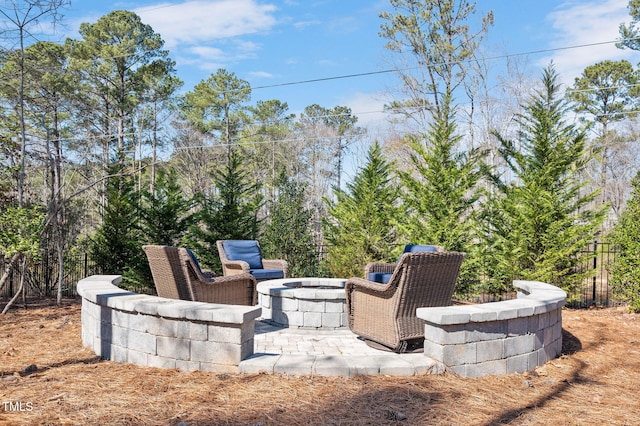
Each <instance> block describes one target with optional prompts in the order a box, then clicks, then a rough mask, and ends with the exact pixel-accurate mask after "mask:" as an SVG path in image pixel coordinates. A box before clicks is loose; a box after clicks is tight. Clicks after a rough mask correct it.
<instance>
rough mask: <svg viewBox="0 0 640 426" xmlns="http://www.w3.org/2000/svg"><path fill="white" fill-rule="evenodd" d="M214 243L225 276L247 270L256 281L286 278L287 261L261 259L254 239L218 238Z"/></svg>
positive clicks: (258, 246)
mask: <svg viewBox="0 0 640 426" xmlns="http://www.w3.org/2000/svg"><path fill="white" fill-rule="evenodd" d="M216 245H217V247H218V254H219V255H220V262H221V263H222V274H223V275H225V276H229V275H236V274H242V273H247V272H248V273H250V274H251V275H253V276H254V277H255V279H256V281H264V280H273V279H278V278H287V273H288V271H289V266H288V264H287V261H286V260H283V259H263V258H262V251H261V250H260V245H259V244H258V242H257V241H255V240H218V241H217V242H216Z"/></svg>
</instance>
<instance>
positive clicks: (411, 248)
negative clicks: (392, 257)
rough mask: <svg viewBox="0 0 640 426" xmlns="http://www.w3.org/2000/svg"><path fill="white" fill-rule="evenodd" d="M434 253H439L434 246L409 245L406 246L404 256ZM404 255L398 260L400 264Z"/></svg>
mask: <svg viewBox="0 0 640 426" xmlns="http://www.w3.org/2000/svg"><path fill="white" fill-rule="evenodd" d="M434 251H438V249H437V248H435V247H434V246H427V245H422V244H407V245H406V246H404V251H403V252H402V254H405V253H423V252H434ZM402 254H401V255H400V257H399V258H398V262H400V258H401V257H402Z"/></svg>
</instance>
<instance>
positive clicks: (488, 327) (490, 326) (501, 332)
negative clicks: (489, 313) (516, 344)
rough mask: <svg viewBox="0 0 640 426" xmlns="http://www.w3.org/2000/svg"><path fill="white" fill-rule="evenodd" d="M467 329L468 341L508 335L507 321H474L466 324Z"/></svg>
mask: <svg viewBox="0 0 640 426" xmlns="http://www.w3.org/2000/svg"><path fill="white" fill-rule="evenodd" d="M465 329H466V335H465V341H466V342H480V341H485V340H496V339H504V338H505V337H507V322H506V321H492V322H474V323H469V324H466V325H465Z"/></svg>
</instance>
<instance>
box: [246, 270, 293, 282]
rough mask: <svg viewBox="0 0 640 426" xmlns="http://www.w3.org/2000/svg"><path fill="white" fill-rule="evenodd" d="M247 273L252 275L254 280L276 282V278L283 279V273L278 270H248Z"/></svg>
mask: <svg viewBox="0 0 640 426" xmlns="http://www.w3.org/2000/svg"><path fill="white" fill-rule="evenodd" d="M249 273H250V274H251V275H253V276H254V278H255V279H256V280H276V279H278V278H284V272H283V271H281V270H280V269H250V270H249Z"/></svg>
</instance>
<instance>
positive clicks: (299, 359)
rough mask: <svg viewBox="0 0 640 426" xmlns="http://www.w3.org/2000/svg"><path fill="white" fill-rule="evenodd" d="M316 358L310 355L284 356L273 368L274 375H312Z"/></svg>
mask: <svg viewBox="0 0 640 426" xmlns="http://www.w3.org/2000/svg"><path fill="white" fill-rule="evenodd" d="M315 360H316V357H315V356H310V355H283V356H281V357H280V358H279V359H278V361H277V362H276V365H274V367H273V372H274V373H282V374H307V375H308V374H311V372H312V369H313V363H314V362H315Z"/></svg>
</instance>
